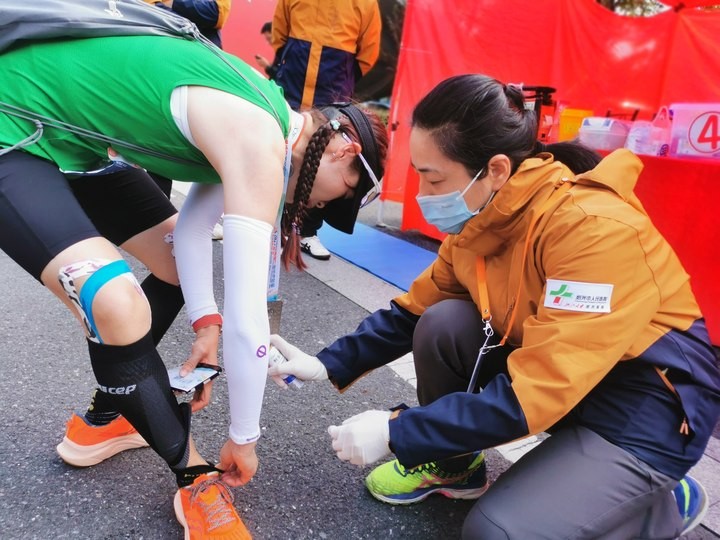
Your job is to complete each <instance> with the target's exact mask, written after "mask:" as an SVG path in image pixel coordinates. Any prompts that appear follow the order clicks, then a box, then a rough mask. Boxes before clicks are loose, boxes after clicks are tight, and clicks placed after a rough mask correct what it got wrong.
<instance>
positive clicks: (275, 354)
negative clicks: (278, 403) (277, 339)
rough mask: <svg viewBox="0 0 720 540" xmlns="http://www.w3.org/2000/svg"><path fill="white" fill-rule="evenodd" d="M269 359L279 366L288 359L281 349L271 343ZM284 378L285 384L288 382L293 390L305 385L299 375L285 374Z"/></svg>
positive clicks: (271, 362)
mask: <svg viewBox="0 0 720 540" xmlns="http://www.w3.org/2000/svg"><path fill="white" fill-rule="evenodd" d="M268 361H269V362H270V364H271V365H273V366H279V365H280V364H284V363H285V362H287V361H288V360H287V358H285V357H284V356H283V355H282V353H281V352H280V351H278V350H277V349H276V348H275V347H273V346H272V345H271V346H270V352H268ZM282 380H283V381H285V384H287V385H288V386H289V387H290V388H291V389H293V390H299V389H300V388H302V386H303V382H302V381H301V380H300V379H298V378H297V377H295V375H283V376H282Z"/></svg>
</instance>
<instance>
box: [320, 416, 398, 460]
mask: <svg viewBox="0 0 720 540" xmlns="http://www.w3.org/2000/svg"><path fill="white" fill-rule="evenodd" d="M391 414H392V413H391V412H390V411H365V412H364V413H360V414H356V415H355V416H352V417H350V418H348V419H347V420H345V421H344V422H343V423H342V425H341V426H330V427H329V428H328V433H329V434H330V437H332V447H333V450H335V453H336V454H337V457H339V458H340V459H341V460H343V461H349V462H350V463H352V464H353V465H367V464H369V463H373V462H375V461H377V460H378V459H381V458H383V457H385V456H387V455H388V454H389V453H390V446H389V444H390V424H389V422H390V415H391Z"/></svg>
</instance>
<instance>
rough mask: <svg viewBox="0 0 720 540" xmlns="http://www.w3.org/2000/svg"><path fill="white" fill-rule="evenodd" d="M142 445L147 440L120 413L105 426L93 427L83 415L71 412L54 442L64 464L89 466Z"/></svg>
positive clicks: (146, 444)
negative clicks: (62, 435)
mask: <svg viewBox="0 0 720 540" xmlns="http://www.w3.org/2000/svg"><path fill="white" fill-rule="evenodd" d="M143 446H148V443H147V442H145V439H143V438H142V436H141V435H140V434H139V433H138V432H137V431H135V428H134V427H132V426H131V425H130V422H128V421H127V420H126V419H125V418H124V417H123V416H118V417H117V418H116V419H115V420H113V421H112V422H110V423H109V424H106V425H104V426H94V425H92V424H89V423H88V422H87V421H86V420H85V418H83V417H82V416H78V415H77V414H73V415H72V417H71V418H70V420H68V423H67V428H66V430H65V437H63V440H62V442H61V443H60V444H58V445H57V453H58V454H60V457H61V458H62V460H63V461H64V462H65V463H69V464H70V465H74V466H75V467H90V466H91V465H97V464H98V463H100V462H101V461H105V460H106V459H108V458H110V457H112V456H114V455H115V454H118V453H120V452H122V451H123V450H129V449H131V448H141V447H143Z"/></svg>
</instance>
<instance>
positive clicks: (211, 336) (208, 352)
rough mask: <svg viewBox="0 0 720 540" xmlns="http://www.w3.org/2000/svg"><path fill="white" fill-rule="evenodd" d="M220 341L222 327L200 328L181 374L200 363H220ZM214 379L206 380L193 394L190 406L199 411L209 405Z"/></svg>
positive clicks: (186, 372)
mask: <svg viewBox="0 0 720 540" xmlns="http://www.w3.org/2000/svg"><path fill="white" fill-rule="evenodd" d="M219 341H220V327H219V326H216V325H211V326H206V327H204V328H200V329H199V330H198V331H197V333H196V334H195V342H194V343H193V345H192V349H191V350H190V356H189V357H188V359H187V360H186V361H185V363H184V364H183V365H182V367H181V368H180V375H181V376H182V377H184V376H185V375H187V374H188V373H190V372H191V371H192V370H193V369H195V368H196V367H197V365H198V364H200V363H203V364H210V365H211V366H217V365H218V358H217V351H218V343H219ZM212 385H213V381H208V382H206V383H205V384H204V385H203V386H202V388H201V389H200V390H196V391H195V394H194V395H193V398H192V401H191V402H190V407H191V409H192V412H197V411H199V410H201V409H204V408H205V407H207V405H208V404H209V403H210V398H211V397H212Z"/></svg>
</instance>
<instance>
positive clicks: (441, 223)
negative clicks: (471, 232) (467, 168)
mask: <svg viewBox="0 0 720 540" xmlns="http://www.w3.org/2000/svg"><path fill="white" fill-rule="evenodd" d="M484 170H485V169H484V168H483V169H480V171H479V172H478V173H477V174H476V175H475V176H474V177H473V179H472V180H470V183H469V184H468V185H467V187H466V188H465V189H463V190H462V192H461V191H457V190H455V191H453V192H451V193H446V194H444V195H423V196H420V195H418V196H417V197H415V200H416V201H417V202H418V204H419V205H420V211H421V212H422V215H423V217H424V218H425V221H427V222H428V223H429V224H430V225H435V226H436V227H437V228H438V230H440V231H442V232H445V233H449V234H457V233H459V232H460V231H461V230H462V228H463V226H464V225H465V223H466V222H467V221H468V220H469V219H470V218H471V217H473V216H476V215H477V214H478V212H480V210H482V209H483V208H485V207H486V206H487V205H488V204H490V201H492V200H493V197H494V196H495V193H493V194H492V195H490V198H489V199H488V201H487V202H486V203H485V204H484V205H483V206H482V208H478V209H477V210H475V211H474V212H471V211H470V209H469V208H468V207H467V203H466V202H465V198H464V197H463V196H464V195H465V193H467V191H468V189H470V186H472V185H473V183H475V181H476V180H477V179H478V177H479V176H480V175H481V174H482V172H483V171H484Z"/></svg>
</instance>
